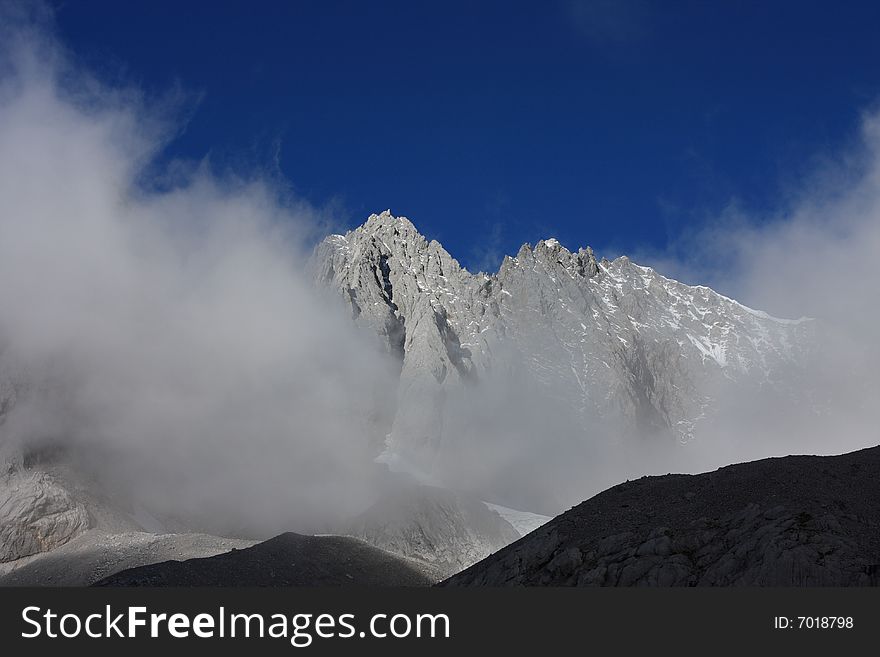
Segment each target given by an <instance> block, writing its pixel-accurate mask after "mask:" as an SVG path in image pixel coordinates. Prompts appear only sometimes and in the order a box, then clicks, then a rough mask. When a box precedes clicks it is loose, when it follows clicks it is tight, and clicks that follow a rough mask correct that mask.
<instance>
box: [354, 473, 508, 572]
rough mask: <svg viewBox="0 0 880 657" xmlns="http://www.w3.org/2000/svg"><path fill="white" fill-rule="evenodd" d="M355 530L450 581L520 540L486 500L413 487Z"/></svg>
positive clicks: (382, 504) (359, 521)
mask: <svg viewBox="0 0 880 657" xmlns="http://www.w3.org/2000/svg"><path fill="white" fill-rule="evenodd" d="M350 532H351V534H352V535H354V536H357V537H358V538H361V539H363V540H365V541H366V542H367V543H370V544H371V545H375V546H377V547H380V548H382V549H384V550H387V551H389V552H394V553H395V554H400V555H403V556H405V557H409V558H412V559H418V560H420V561H424V562H426V563H428V564H430V565H431V566H432V567H433V568H434V569H435V570H436V571H437V572H439V573H440V574H441V575H442V576H444V577H445V576H447V575H451V574H452V573H456V572H458V571H460V570H461V569H463V568H466V567H467V566H470V565H471V564H473V563H475V562H477V561H479V560H480V559H483V558H485V557H487V556H488V555H490V554H491V553H493V552H495V551H497V550H500V549H501V548H503V547H504V546H505V545H509V544H510V543H512V542H513V541H515V540H517V539H518V538H519V537H520V534H519V532H517V530H516V529H515V528H514V527H513V526H512V525H511V524H510V523H509V522H508V521H507V520H505V519H504V518H502V517H501V516H500V515H499V514H498V513H496V512H495V511H491V510H490V509H489V508H488V507H487V506H486V505H485V504H484V503H483V502H480V501H479V500H477V499H475V498H472V497H469V496H466V495H464V494H461V493H455V492H452V491H449V490H444V489H441V488H434V487H429V486H407V487H403V488H400V489H398V490H396V491H395V492H394V493H391V494H389V495H387V496H386V497H384V498H382V499H381V500H379V502H377V503H376V504H375V505H373V506H372V507H371V508H370V509H368V510H367V511H366V512H365V513H363V514H362V515H361V516H360V517H359V518H358V519H357V520H356V521H355V522H354V523H353V525H352V527H351V529H350Z"/></svg>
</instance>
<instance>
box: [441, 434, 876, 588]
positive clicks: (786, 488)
mask: <svg viewBox="0 0 880 657" xmlns="http://www.w3.org/2000/svg"><path fill="white" fill-rule="evenodd" d="M878 583H880V447H874V448H871V449H865V450H861V451H858V452H853V453H851V454H845V455H842V456H833V457H830V456H826V457H818V456H788V457H785V458H776V459H766V460H762V461H755V462H751V463H743V464H739V465H732V466H728V467H725V468H721V469H719V470H716V471H715V472H709V473H705V474H700V475H666V476H662V477H644V478H642V479H639V480H637V481H628V482H626V483H623V484H620V485H618V486H615V487H613V488H610V489H609V490H607V491H604V492H603V493H600V494H599V495H596V496H595V497H593V498H591V499H589V500H587V501H586V502H583V503H581V504H579V505H578V506H576V507H574V508H573V509H571V510H569V511H567V512H566V513H564V514H562V515H560V516H559V517H557V518H555V519H554V520H552V521H551V522H549V523H547V524H546V525H544V526H543V527H541V528H540V529H537V530H536V531H534V532H532V533H531V534H529V535H527V536H525V537H524V538H522V539H521V540H519V541H517V542H516V543H513V544H512V545H510V546H508V547H506V548H504V549H503V550H500V551H499V552H497V553H495V554H493V555H491V556H489V557H488V558H486V559H484V560H483V561H481V562H479V563H477V564H475V565H473V566H471V567H470V568H468V569H467V570H464V571H463V572H461V573H459V574H457V575H454V576H453V577H451V578H449V579H448V580H446V581H445V582H443V583H442V584H441V585H445V586H517V585H528V586H740V585H742V586H866V585H867V586H870V585H877V584H878Z"/></svg>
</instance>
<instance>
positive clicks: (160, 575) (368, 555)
mask: <svg viewBox="0 0 880 657" xmlns="http://www.w3.org/2000/svg"><path fill="white" fill-rule="evenodd" d="M433 581H436V580H435V578H433V577H432V576H431V574H430V573H428V572H426V570H425V569H424V568H423V567H422V566H420V565H419V564H417V563H415V562H410V561H408V560H406V559H403V558H401V557H397V556H395V555H392V554H389V553H388V552H385V551H383V550H380V549H378V548H375V547H373V546H371V545H367V544H366V543H364V542H363V541H360V540H358V539H356V538H350V537H346V536H303V535H301V534H293V533H287V534H281V535H280V536H276V537H275V538H272V539H270V540H268V541H265V542H263V543H259V544H257V545H254V546H253V547H250V548H246V549H244V550H232V551H231V552H227V553H225V554H219V555H217V556H215V557H208V558H204V559H188V560H186V561H164V562H162V563H157V564H152V565H149V566H141V567H139V568H131V569H129V570H124V571H122V572H120V573H117V574H115V575H111V576H110V577H107V578H105V579H103V580H101V581H99V582H98V583H97V584H95V586H347V585H359V586H428V585H430V584H431V583H432V582H433Z"/></svg>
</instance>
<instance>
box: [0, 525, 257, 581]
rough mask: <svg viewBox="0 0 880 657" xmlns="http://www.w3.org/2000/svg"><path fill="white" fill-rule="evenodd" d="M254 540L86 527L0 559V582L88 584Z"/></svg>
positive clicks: (238, 545)
mask: <svg viewBox="0 0 880 657" xmlns="http://www.w3.org/2000/svg"><path fill="white" fill-rule="evenodd" d="M255 543H256V541H246V540H240V539H233V538H221V537H218V536H210V535H207V534H150V533H147V532H120V533H107V532H104V531H101V530H96V529H92V530H89V531H87V532H85V533H84V534H80V535H79V536H77V537H76V538H74V539H72V540H70V541H68V542H67V543H65V544H64V545H62V546H60V547H57V548H55V549H53V550H51V551H50V552H44V553H40V554H38V555H34V556H32V557H29V558H24V559H19V560H17V561H14V562H11V563H8V564H0V586H90V585H91V584H94V583H95V582H97V581H98V580H100V579H103V578H105V577H109V576H110V575H114V574H116V573H118V572H120V571H122V570H127V569H129V568H136V567H138V566H144V565H147V564H151V563H156V562H158V561H165V560H167V559H177V560H182V559H193V558H200V557H213V556H215V555H217V554H222V553H224V552H229V551H230V550H233V549H238V550H241V549H244V548H247V547H250V546H252V545H254V544H255Z"/></svg>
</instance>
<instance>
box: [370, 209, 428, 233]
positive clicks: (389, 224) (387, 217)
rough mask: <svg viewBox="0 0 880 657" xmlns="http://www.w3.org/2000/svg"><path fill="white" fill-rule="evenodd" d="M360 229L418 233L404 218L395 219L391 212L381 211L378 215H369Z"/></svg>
mask: <svg viewBox="0 0 880 657" xmlns="http://www.w3.org/2000/svg"><path fill="white" fill-rule="evenodd" d="M361 228H364V229H367V230H370V231H372V232H377V231H380V230H383V229H391V230H395V229H396V230H401V229H403V230H406V231H412V232H415V233H418V232H419V231H418V230H417V229H416V227H415V226H414V225H413V223H412V222H411V221H410V220H409V219H407V218H406V217H403V216H401V217H395V216H394V215H393V214H392V213H391V210H383V211H382V212H380V213H379V214H375V213H374V214H371V215H370V216H369V217H368V218H367V220H366V222H364V224H363V225H362V226H361Z"/></svg>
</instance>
